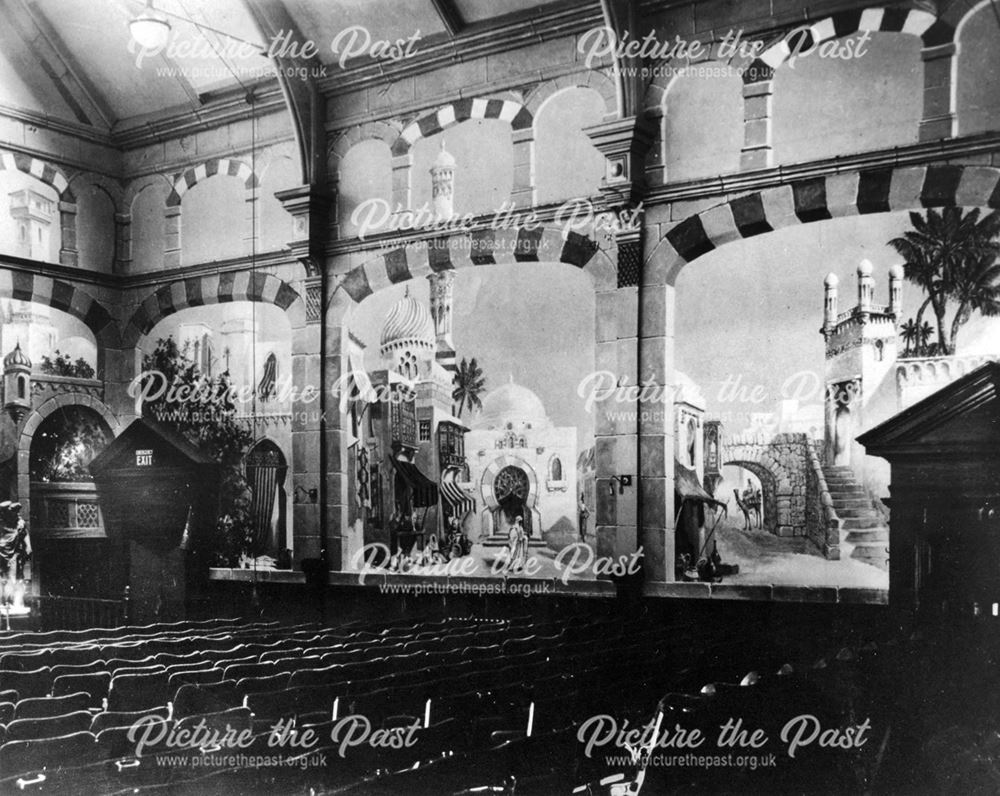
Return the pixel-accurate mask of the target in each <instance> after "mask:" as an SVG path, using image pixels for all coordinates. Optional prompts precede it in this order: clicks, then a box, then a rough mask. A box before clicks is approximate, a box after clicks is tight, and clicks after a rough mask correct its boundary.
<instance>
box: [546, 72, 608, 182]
mask: <svg viewBox="0 0 1000 796" xmlns="http://www.w3.org/2000/svg"><path fill="white" fill-rule="evenodd" d="M603 115H604V98H603V97H602V96H601V95H600V93H598V92H597V91H595V90H594V89H591V88H571V89H566V90H565V91H560V92H559V93H558V94H555V95H554V96H552V97H550V98H549V99H548V100H546V101H545V102H544V103H543V104H542V106H541V107H540V108H539V109H538V113H537V115H536V118H535V192H536V196H537V197H538V201H539V202H553V201H560V200H563V199H574V198H577V197H583V196H591V195H592V194H594V193H596V192H597V191H598V189H599V188H600V185H601V180H602V178H603V177H604V163H605V160H604V156H603V155H601V153H600V152H599V151H598V150H597V148H596V147H595V146H594V144H593V142H592V141H591V140H590V139H589V138H588V137H587V134H586V133H584V132H583V128H585V127H589V126H590V125H592V124H593V123H594V120H595V119H600V118H601V117H602V116H603Z"/></svg>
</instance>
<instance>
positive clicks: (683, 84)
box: [663, 62, 743, 182]
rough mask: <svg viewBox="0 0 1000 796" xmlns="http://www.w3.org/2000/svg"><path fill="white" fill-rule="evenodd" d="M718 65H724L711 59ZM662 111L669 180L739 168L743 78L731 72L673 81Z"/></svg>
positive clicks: (666, 168) (680, 179)
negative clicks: (722, 74)
mask: <svg viewBox="0 0 1000 796" xmlns="http://www.w3.org/2000/svg"><path fill="white" fill-rule="evenodd" d="M710 66H711V68H713V69H722V68H724V67H723V65H722V64H719V63H714V62H713V63H711V64H710ZM665 101H666V107H665V108H664V115H663V157H664V166H665V171H666V181H667V182H677V181H683V180H691V179H697V178H699V177H708V176H714V175H716V174H727V173H732V172H736V171H739V168H740V148H741V147H742V146H743V81H742V80H741V78H740V76H739V75H738V74H737V73H736V71H735V70H732V71H730V72H729V73H728V74H725V75H724V76H720V75H718V74H715V75H713V76H711V77H700V76H699V75H698V72H697V71H692V72H691V73H690V74H687V73H683V74H680V75H678V76H677V77H675V78H674V79H673V81H672V82H671V84H670V87H669V88H668V90H667V94H666V100H665Z"/></svg>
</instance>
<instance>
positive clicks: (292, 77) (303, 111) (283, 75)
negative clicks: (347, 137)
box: [243, 0, 326, 186]
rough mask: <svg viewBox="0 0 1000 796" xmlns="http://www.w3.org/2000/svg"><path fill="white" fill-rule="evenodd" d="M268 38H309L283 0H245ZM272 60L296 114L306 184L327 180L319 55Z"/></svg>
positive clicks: (274, 57) (321, 182)
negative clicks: (318, 80) (281, 35)
mask: <svg viewBox="0 0 1000 796" xmlns="http://www.w3.org/2000/svg"><path fill="white" fill-rule="evenodd" d="M243 5H244V7H245V8H246V9H247V11H249V12H250V16H251V17H252V18H253V20H254V22H255V24H256V25H257V31H258V33H260V35H261V37H262V38H263V40H264V41H273V40H274V38H275V37H276V36H278V35H279V34H281V33H287V34H289V36H290V37H291V41H294V42H298V43H300V44H301V43H302V42H306V41H308V39H306V38H305V37H303V35H302V31H301V30H299V26H298V23H297V22H296V21H295V18H294V17H293V16H292V14H291V13H290V12H289V10H288V9H287V8H286V7H285V5H284V3H282V2H281V0H243ZM271 61H272V62H273V63H274V65H275V67H276V68H277V73H278V84H279V85H280V86H281V91H282V94H284V96H285V104H286V105H287V107H288V112H289V113H290V114H291V117H292V124H293V127H294V130H295V141H296V144H297V145H298V148H299V156H300V159H301V165H302V178H303V183H304V184H306V185H313V186H318V185H325V183H326V130H325V129H324V127H323V123H324V122H325V121H326V103H325V99H324V97H323V95H322V94H320V92H319V88H318V87H317V85H316V76H317V75H319V74H323V73H325V68H324V67H323V64H322V62H321V61H320V60H319V57H318V56H316V55H314V56H311V57H309V58H303V57H302V56H301V55H299V56H295V57H292V56H290V55H281V54H274V55H272V56H271Z"/></svg>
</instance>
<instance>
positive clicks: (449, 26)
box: [431, 0, 465, 36]
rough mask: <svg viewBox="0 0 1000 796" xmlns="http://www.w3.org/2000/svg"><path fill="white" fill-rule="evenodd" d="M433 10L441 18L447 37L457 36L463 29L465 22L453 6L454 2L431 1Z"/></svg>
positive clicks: (448, 0)
mask: <svg viewBox="0 0 1000 796" xmlns="http://www.w3.org/2000/svg"><path fill="white" fill-rule="evenodd" d="M431 3H433V5H434V10H435V11H437V15H438V16H439V17H441V22H443V23H444V27H445V30H447V31H448V35H449V36H457V35H458V34H459V33H461V32H462V29H463V28H465V20H464V19H462V14H461V13H460V12H459V10H458V7H457V6H456V5H455V0H431Z"/></svg>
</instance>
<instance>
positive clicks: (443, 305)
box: [427, 270, 456, 373]
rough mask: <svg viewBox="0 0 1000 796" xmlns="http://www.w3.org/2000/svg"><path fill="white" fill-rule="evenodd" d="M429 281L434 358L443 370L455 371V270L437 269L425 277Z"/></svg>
mask: <svg viewBox="0 0 1000 796" xmlns="http://www.w3.org/2000/svg"><path fill="white" fill-rule="evenodd" d="M427 279H428V280H430V283H431V317H432V318H433V319H434V344H435V353H434V358H435V359H436V360H437V361H438V364H440V365H441V367H443V368H444V369H445V370H447V371H449V372H450V373H454V372H455V369H456V368H455V344H454V342H452V338H451V317H452V304H453V300H454V293H455V272H454V271H453V270H448V271H439V272H438V273H436V274H431V275H430V276H429V277H427Z"/></svg>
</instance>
